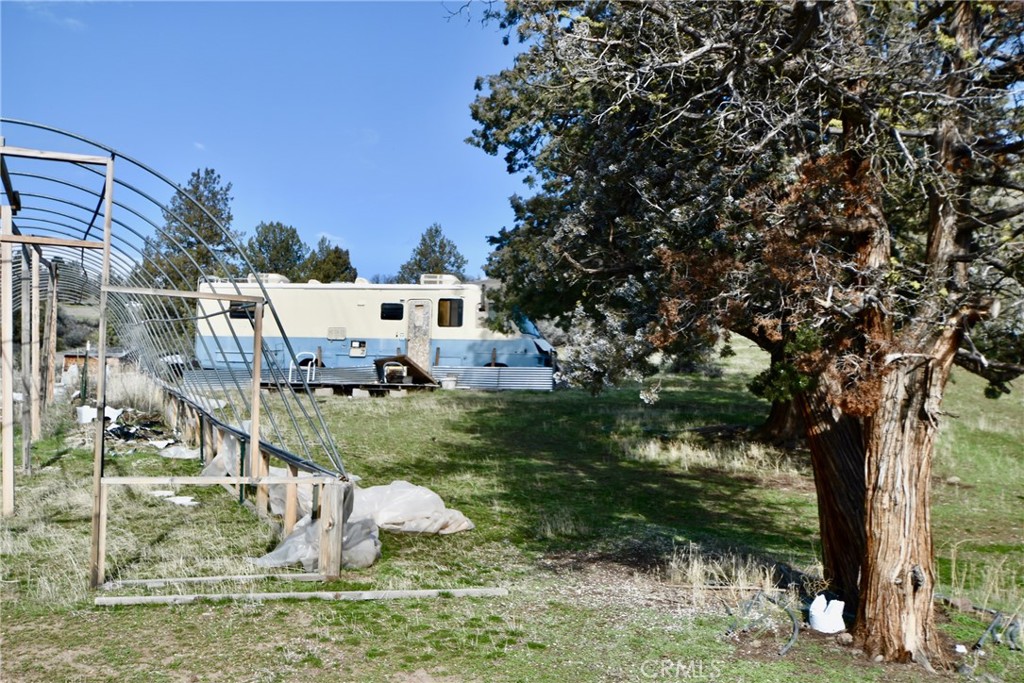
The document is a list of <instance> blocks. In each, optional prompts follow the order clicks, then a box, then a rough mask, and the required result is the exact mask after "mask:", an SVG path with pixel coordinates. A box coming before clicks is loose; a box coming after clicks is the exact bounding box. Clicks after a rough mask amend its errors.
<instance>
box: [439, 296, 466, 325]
mask: <svg viewBox="0 0 1024 683" xmlns="http://www.w3.org/2000/svg"><path fill="white" fill-rule="evenodd" d="M437 326H438V327H462V299H440V300H438V302H437Z"/></svg>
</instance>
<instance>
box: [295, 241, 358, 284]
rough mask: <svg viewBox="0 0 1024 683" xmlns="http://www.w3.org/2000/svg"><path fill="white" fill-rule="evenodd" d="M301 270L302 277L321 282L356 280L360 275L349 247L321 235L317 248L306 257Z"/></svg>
mask: <svg viewBox="0 0 1024 683" xmlns="http://www.w3.org/2000/svg"><path fill="white" fill-rule="evenodd" d="M300 272H301V273H302V277H301V278H300V279H307V280H317V281H319V282H355V279H356V277H357V276H358V273H357V272H356V269H355V266H353V265H352V260H351V258H350V257H349V253H348V249H342V248H341V247H339V246H337V245H332V244H331V242H330V240H328V239H327V238H326V237H321V238H320V241H319V242H317V243H316V248H315V249H313V251H312V252H311V253H310V254H309V256H307V257H306V260H305V262H303V264H302V268H301V270H300Z"/></svg>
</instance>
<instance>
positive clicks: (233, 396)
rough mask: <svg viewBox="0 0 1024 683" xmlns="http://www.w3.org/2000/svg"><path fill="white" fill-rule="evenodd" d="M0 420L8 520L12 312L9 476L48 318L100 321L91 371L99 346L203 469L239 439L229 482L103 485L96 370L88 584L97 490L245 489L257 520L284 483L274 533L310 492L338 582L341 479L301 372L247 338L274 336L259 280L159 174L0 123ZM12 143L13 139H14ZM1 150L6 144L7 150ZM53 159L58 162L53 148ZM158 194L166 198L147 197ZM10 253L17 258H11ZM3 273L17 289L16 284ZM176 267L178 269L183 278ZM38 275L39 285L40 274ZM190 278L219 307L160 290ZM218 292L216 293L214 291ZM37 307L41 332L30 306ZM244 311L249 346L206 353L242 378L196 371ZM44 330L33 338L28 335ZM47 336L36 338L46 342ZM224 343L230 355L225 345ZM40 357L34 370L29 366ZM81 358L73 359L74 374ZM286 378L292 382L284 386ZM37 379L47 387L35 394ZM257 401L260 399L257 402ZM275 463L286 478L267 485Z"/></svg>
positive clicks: (29, 423)
mask: <svg viewBox="0 0 1024 683" xmlns="http://www.w3.org/2000/svg"><path fill="white" fill-rule="evenodd" d="M0 123H2V124H3V125H4V127H5V134H6V137H0V171H2V180H3V194H2V195H0V218H2V230H0V250H2V254H0V261H2V272H0V328H2V332H0V350H2V365H0V394H2V403H0V412H2V416H3V418H2V419H3V429H2V432H3V433H2V437H0V440H2V463H0V465H2V471H0V476H2V480H3V482H2V502H3V515H4V516H8V515H11V514H13V512H14V506H15V499H14V497H15V486H14V477H15V474H14V471H15V467H14V433H13V432H14V423H15V414H14V405H13V394H14V348H13V347H14V339H13V333H14V320H15V318H14V312H15V311H20V312H21V321H22V326H21V342H22V344H21V376H22V380H23V383H24V389H25V392H24V393H25V397H24V404H23V405H24V406H25V408H24V409H23V410H22V453H23V462H22V466H23V469H24V470H25V471H26V472H28V471H29V470H30V465H31V461H30V455H29V453H30V445H31V442H32V441H34V440H35V439H37V438H39V436H40V430H41V427H40V419H39V413H40V409H41V406H45V405H46V404H47V403H48V402H49V401H51V400H52V395H53V394H52V389H53V385H54V379H55V377H54V375H55V374H56V372H55V371H56V368H55V367H54V365H55V361H54V353H55V347H56V343H55V342H56V314H57V306H58V305H59V303H60V302H61V301H62V300H64V301H72V300H73V301H78V302H81V301H82V300H83V299H84V300H86V301H88V302H90V303H92V304H93V305H94V306H95V307H97V308H98V313H99V333H98V334H99V336H98V348H97V350H96V358H97V367H98V368H102V369H105V368H107V362H108V360H109V356H110V346H109V342H110V341H111V338H114V339H117V340H120V342H121V343H122V344H123V345H124V347H125V349H126V351H125V353H126V354H127V356H128V357H130V359H131V362H132V363H134V364H135V365H137V366H138V368H139V370H140V371H141V372H143V373H145V375H147V376H148V377H150V378H151V379H152V380H153V381H154V382H155V383H156V384H157V385H159V386H160V387H161V389H162V391H163V394H164V396H165V400H166V403H167V410H166V411H165V412H169V413H172V414H174V415H175V416H177V418H178V419H179V421H180V422H181V423H182V424H183V425H184V426H185V427H186V428H187V429H185V431H187V432H188V435H187V436H189V437H192V438H193V439H194V438H198V441H199V445H200V453H201V458H202V459H203V460H204V462H205V460H206V457H207V455H208V454H209V453H210V452H211V451H214V450H216V448H217V445H218V444H219V443H220V441H221V439H222V438H223V437H224V436H225V435H230V436H233V437H234V438H235V439H237V440H238V441H240V442H241V444H243V445H244V447H243V448H242V449H241V454H242V455H243V462H242V463H239V471H238V476H229V477H110V476H106V475H105V473H104V463H105V455H104V451H105V448H104V446H105V439H106V431H107V430H106V425H105V423H104V416H105V415H106V413H107V396H106V392H107V386H106V385H107V371H106V370H104V371H101V372H97V373H96V394H95V409H96V415H97V419H96V425H95V435H94V453H93V456H94V457H93V515H92V544H91V556H90V562H89V567H90V576H89V583H90V585H91V586H92V587H97V586H98V585H100V584H101V583H102V582H103V580H104V578H105V564H104V563H105V559H104V558H105V533H106V496H107V490H108V488H109V487H110V486H115V485H125V484H190V485H216V484H219V485H226V486H234V487H236V490H237V491H238V493H239V495H240V496H241V495H242V494H243V492H244V491H245V488H246V487H255V505H256V509H257V511H258V512H259V513H260V514H266V512H267V511H268V506H269V500H268V487H269V486H270V485H282V484H283V485H284V486H285V511H284V520H283V527H284V530H285V532H286V533H287V532H288V531H290V530H291V527H292V526H294V524H295V521H296V520H295V517H296V490H297V487H298V482H299V480H300V476H299V475H300V473H303V474H304V475H305V476H302V477H301V483H302V484H303V485H306V484H313V485H314V486H315V487H316V489H317V490H318V493H319V495H318V496H317V498H318V499H319V500H318V501H317V502H318V503H319V505H316V504H314V508H317V507H318V508H319V512H320V515H321V525H320V526H321V549H320V555H321V564H320V567H321V573H322V574H327V575H336V574H337V572H338V571H339V569H340V566H341V538H342V534H343V530H342V528H343V516H344V508H345V498H346V497H347V492H348V491H349V481H348V475H347V474H346V472H345V468H344V465H343V463H342V460H341V457H340V455H339V453H338V449H337V446H336V444H335V442H334V440H333V438H332V436H331V434H330V432H329V430H328V428H327V425H326V423H325V421H324V418H323V415H322V414H321V412H320V409H319V407H318V405H317V402H316V401H315V399H314V396H313V392H312V390H311V388H310V386H309V384H308V383H307V382H306V379H305V377H304V374H305V373H301V372H299V373H295V372H293V370H294V368H296V367H298V365H299V363H298V362H297V360H296V358H295V353H294V351H293V349H292V348H291V344H290V343H289V341H288V339H287V337H286V336H285V337H284V338H283V344H284V346H285V348H284V351H285V353H284V354H283V355H284V356H285V357H286V358H288V359H289V360H288V364H289V366H288V367H281V365H280V364H279V363H278V362H277V361H276V360H275V359H276V357H277V354H275V353H268V352H267V351H268V349H267V348H266V343H265V341H264V340H263V338H262V334H261V329H262V325H263V320H264V316H265V315H269V316H271V318H272V319H273V320H274V321H275V322H276V324H277V325H278V327H280V321H279V318H278V315H277V312H276V310H275V309H274V306H273V303H272V302H271V301H270V299H269V297H268V296H267V292H266V290H265V289H264V287H263V284H262V282H261V280H260V276H259V274H258V273H256V272H255V270H254V269H253V267H252V265H251V263H250V262H249V260H248V258H247V257H246V255H245V253H244V252H243V250H242V249H241V248H240V246H239V245H238V244H237V242H236V240H235V239H234V237H233V236H232V234H231V232H230V230H229V229H228V227H227V226H225V225H223V224H222V223H221V222H220V221H219V220H218V219H217V217H216V216H214V215H213V214H212V213H211V212H210V211H209V210H208V209H207V208H206V207H203V206H202V205H201V204H200V202H199V201H198V200H197V198H196V197H194V196H191V195H190V194H189V193H188V192H187V191H186V190H185V189H183V188H182V187H180V186H178V185H177V184H175V183H173V182H172V181H170V180H169V179H167V178H166V177H165V176H163V175H161V174H160V173H158V172H157V171H155V170H153V169H151V168H149V167H148V166H146V165H145V164H143V163H141V162H139V161H136V160H135V159H133V158H131V157H128V156H126V155H124V154H122V153H120V152H118V151H116V150H114V149H112V148H110V147H107V146H105V145H102V144H100V143H97V142H94V141H92V140H88V139H86V138H84V137H81V136H79V135H76V134H73V133H69V132H66V131H63V130H59V129H56V128H53V127H50V126H46V125H43V124H38V123H33V122H28V121H21V120H16V119H10V118H2V117H0ZM12 130H13V131H14V133H15V135H13V136H12ZM10 141H15V142H17V143H18V144H17V145H9V144H8V143H9V142H10ZM53 150H61V151H53ZM161 193H169V194H170V195H171V196H172V197H173V200H172V202H170V203H163V202H162V201H160V200H158V199H156V197H158V196H161ZM175 202H177V205H178V206H183V205H184V206H188V207H190V208H192V209H195V210H198V211H199V212H201V215H202V216H203V217H204V220H208V221H212V223H213V224H215V225H216V228H217V230H218V231H219V234H218V235H217V237H218V239H219V240H221V244H224V245H227V250H225V251H223V252H219V251H218V250H217V249H215V248H212V246H211V245H210V244H209V243H208V242H207V241H206V240H205V239H204V237H203V235H201V234H199V233H198V232H197V231H196V230H195V229H193V228H192V227H191V226H189V225H188V223H187V221H185V220H184V219H183V217H182V216H180V215H177V214H176V213H175V211H174V208H173V207H174V206H175ZM172 223H173V224H174V226H175V228H176V230H177V231H179V232H178V233H177V234H179V235H181V234H183V233H182V232H181V231H185V233H184V234H186V235H187V236H188V237H189V238H190V239H191V240H193V241H194V243H196V244H199V245H202V246H203V247H204V248H205V250H206V251H207V252H208V253H209V254H210V255H212V262H211V263H199V262H198V261H197V260H196V258H195V257H194V255H193V254H191V253H189V252H188V250H187V249H185V248H184V247H183V245H181V244H179V243H178V242H177V241H176V238H175V234H172V232H171V231H169V230H168V226H169V225H171V224H172ZM155 244H166V245H170V248H171V249H174V250H176V253H178V254H182V255H184V256H185V257H186V259H187V260H186V262H185V265H184V267H181V266H178V265H176V264H175V262H174V261H173V260H170V259H162V258H160V257H159V255H160V252H159V250H154V249H153V245H155ZM15 250H17V259H15ZM15 266H17V270H19V271H20V272H19V275H20V277H19V278H18V279H19V280H20V282H21V287H17V286H15V284H14V283H15V277H14V276H15V270H16V268H15ZM183 269H184V270H185V272H184V273H183V272H182V271H183ZM41 271H42V273H43V274H45V277H40V275H41ZM188 273H193V274H198V277H196V278H195V279H194V282H195V284H194V285H193V286H196V285H198V282H200V281H202V280H204V279H205V280H207V281H216V282H218V283H222V286H223V289H224V290H227V292H228V293H225V294H219V293H218V294H204V293H199V292H197V291H189V290H183V289H174V288H169V287H168V286H167V283H174V282H181V281H182V279H183V276H184V275H187V274H188ZM240 280H241V281H246V280H248V281H249V282H256V283H258V284H259V289H260V291H261V293H262V295H257V296H252V295H243V294H242V293H241V291H240V290H239V287H238V285H237V284H235V285H234V287H233V289H234V292H233V293H231V292H230V290H231V288H232V287H231V283H237V282H239V281H240ZM219 289H220V288H219ZM44 307H45V308H46V316H45V321H44V317H43V315H42V309H43V308H44ZM239 307H243V308H244V309H245V310H246V311H247V315H248V317H249V321H250V323H251V324H252V327H253V336H252V338H249V337H244V338H241V339H240V338H239V337H238V336H234V335H233V339H232V340H231V341H226V340H223V339H220V340H217V341H216V343H217V344H218V348H217V352H218V353H222V354H223V353H230V354H233V355H235V356H236V357H238V358H241V359H243V361H244V366H245V371H244V372H241V373H239V372H231V373H218V372H203V371H201V370H195V369H194V363H193V359H194V358H195V357H196V346H195V345H196V344H197V343H203V342H199V341H197V340H199V339H200V338H201V335H200V334H199V332H200V331H201V330H202V329H203V326H204V325H209V324H210V320H211V319H213V317H215V316H228V315H229V313H230V312H232V310H237V309H238V308H239ZM41 327H42V328H43V331H42V333H41V331H40V328H41ZM44 337H45V338H44ZM225 345H231V347H230V348H227V347H225ZM44 350H45V355H46V358H47V362H46V363H45V364H44V363H43V362H42V357H43V355H44ZM88 362H89V358H86V367H87V364H88ZM296 378H297V380H296ZM44 379H45V381H44ZM265 389H269V391H265ZM272 459H276V460H278V461H280V462H281V463H283V464H284V466H285V467H286V468H287V469H286V472H287V475H286V476H284V477H271V476H268V474H269V472H270V469H269V468H270V462H271V460H272Z"/></svg>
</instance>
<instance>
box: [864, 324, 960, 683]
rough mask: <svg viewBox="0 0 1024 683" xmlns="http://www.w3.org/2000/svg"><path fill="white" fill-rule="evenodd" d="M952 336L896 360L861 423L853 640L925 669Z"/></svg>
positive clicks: (930, 659)
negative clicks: (859, 573)
mask: <svg viewBox="0 0 1024 683" xmlns="http://www.w3.org/2000/svg"><path fill="white" fill-rule="evenodd" d="M959 337H960V334H959V332H958V331H957V330H956V329H954V328H950V329H949V330H947V332H946V333H945V334H944V335H943V337H942V339H940V340H939V342H938V343H937V344H936V347H935V353H934V354H932V355H930V356H928V357H925V358H921V357H920V356H915V357H912V358H905V359H902V360H900V361H897V362H896V363H895V367H892V368H891V369H890V370H889V371H888V372H887V373H885V374H884V375H883V377H882V400H881V402H880V405H879V408H878V411H877V412H876V413H875V414H874V415H872V416H871V417H869V418H867V419H865V422H864V426H865V436H866V445H867V449H866V457H867V462H866V465H867V467H866V473H867V481H866V484H867V489H866V494H867V495H866V499H865V527H866V531H867V552H866V554H865V561H864V575H863V577H862V581H861V601H860V607H859V610H858V612H857V628H856V631H855V638H856V641H857V642H858V643H859V644H860V646H861V647H862V648H863V649H864V650H865V652H867V653H868V654H869V655H870V656H878V655H881V656H882V657H883V658H884V659H886V660H887V661H915V662H917V663H919V664H922V665H923V666H925V667H926V668H928V669H931V668H932V666H933V665H936V664H938V663H940V662H944V661H945V656H944V654H943V652H942V649H941V647H940V644H939V642H938V637H937V632H936V630H935V622H934V616H933V615H934V609H933V607H934V606H933V599H934V587H935V563H934V550H933V547H932V534H931V484H930V477H931V472H932V456H933V453H934V446H935V435H936V431H937V423H936V420H937V417H938V410H939V403H940V401H941V397H942V392H943V389H944V387H945V384H946V380H947V379H948V378H949V370H950V367H951V366H952V363H953V357H954V356H955V354H956V348H957V346H958V342H959Z"/></svg>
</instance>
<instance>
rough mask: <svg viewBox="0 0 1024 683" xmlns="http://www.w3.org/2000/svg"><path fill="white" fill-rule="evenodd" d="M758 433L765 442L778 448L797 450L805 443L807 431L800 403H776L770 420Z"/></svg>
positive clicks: (766, 421)
mask: <svg viewBox="0 0 1024 683" xmlns="http://www.w3.org/2000/svg"><path fill="white" fill-rule="evenodd" d="M758 431H759V432H760V437H761V438H762V439H763V440H765V441H767V442H768V443H772V444H776V445H778V446H784V447H787V448H795V447H796V446H798V445H800V444H801V443H803V441H804V437H805V435H806V432H807V430H806V428H805V427H804V420H803V415H802V413H801V411H800V406H799V402H798V401H796V400H792V401H774V402H773V403H772V408H771V411H770V412H769V413H768V418H767V419H766V420H765V421H764V424H763V425H761V428H760V429H759V430H758Z"/></svg>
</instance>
